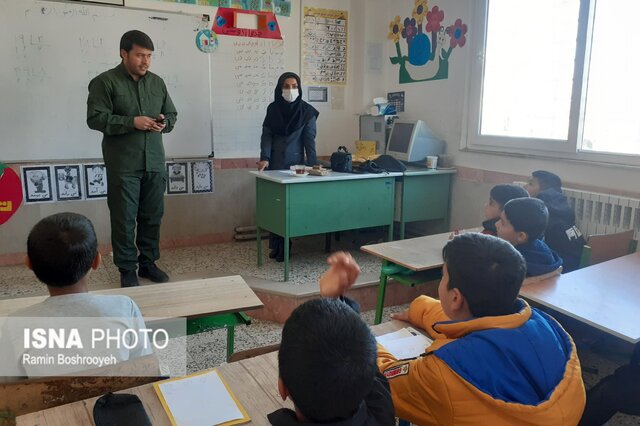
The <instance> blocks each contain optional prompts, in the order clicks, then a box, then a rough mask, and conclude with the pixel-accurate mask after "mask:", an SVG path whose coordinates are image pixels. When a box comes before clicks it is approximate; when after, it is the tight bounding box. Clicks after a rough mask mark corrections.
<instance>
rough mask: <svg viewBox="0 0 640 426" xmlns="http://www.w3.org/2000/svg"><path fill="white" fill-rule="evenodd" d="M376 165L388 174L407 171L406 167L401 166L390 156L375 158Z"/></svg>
mask: <svg viewBox="0 0 640 426" xmlns="http://www.w3.org/2000/svg"><path fill="white" fill-rule="evenodd" d="M376 164H377V165H378V166H380V168H381V169H384V170H386V171H388V172H404V171H406V170H407V166H405V165H404V164H402V163H401V162H400V161H398V160H396V159H395V158H393V157H392V156H390V155H386V154H384V155H381V156H380V157H378V158H376Z"/></svg>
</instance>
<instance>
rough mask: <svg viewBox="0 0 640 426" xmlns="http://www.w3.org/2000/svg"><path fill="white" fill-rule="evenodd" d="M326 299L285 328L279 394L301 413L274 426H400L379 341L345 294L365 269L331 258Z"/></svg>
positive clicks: (276, 419) (305, 307)
mask: <svg viewBox="0 0 640 426" xmlns="http://www.w3.org/2000/svg"><path fill="white" fill-rule="evenodd" d="M329 264H330V265H331V267H330V268H329V270H328V271H327V273H326V274H325V275H324V276H323V277H322V278H321V279H320V295H321V296H323V298H321V299H315V300H310V301H308V302H306V303H304V304H302V305H300V306H299V307H298V308H296V309H295V310H294V311H293V313H292V314H291V316H290V317H289V319H288V320H287V322H286V323H285V325H284V328H283V329H282V342H281V344H280V352H279V354H278V371H279V379H278V390H279V391H280V395H281V396H282V398H283V399H286V398H287V397H290V398H291V399H292V401H293V403H294V405H295V411H292V410H289V409H286V408H283V409H280V410H277V411H274V412H273V413H271V414H269V416H268V418H269V421H270V422H271V424H272V425H276V426H287V425H314V424H322V425H333V426H349V425H354V426H368V425H380V426H386V425H389V426H391V425H395V414H394V411H393V404H392V402H391V392H390V390H389V383H388V382H387V380H386V379H385V378H384V376H382V374H380V373H379V372H378V368H377V366H376V356H377V349H376V342H375V339H374V337H373V335H372V334H371V331H370V330H369V327H368V326H367V324H365V323H364V321H362V319H361V318H360V316H359V315H358V313H357V310H358V309H359V308H358V306H357V304H356V303H355V302H354V301H352V300H350V299H346V298H344V297H343V296H342V295H343V293H344V292H345V290H346V289H347V288H349V287H350V286H351V285H352V284H353V282H355V279H356V278H357V276H358V273H359V271H360V269H359V268H358V266H357V264H356V263H355V261H354V260H353V258H351V256H350V255H348V254H346V253H337V254H334V255H333V256H331V257H330V258H329Z"/></svg>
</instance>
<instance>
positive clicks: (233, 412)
mask: <svg viewBox="0 0 640 426" xmlns="http://www.w3.org/2000/svg"><path fill="white" fill-rule="evenodd" d="M158 386H159V387H160V390H161V391H162V396H163V397H164V399H165V401H166V402H167V406H168V407H169V410H170V411H171V414H172V415H173V418H174V419H175V421H176V424H177V425H178V426H183V425H184V426H211V425H217V424H220V423H225V422H228V421H231V420H238V419H242V418H243V417H244V416H243V415H242V412H241V411H240V409H239V408H238V405H237V404H236V402H235V401H234V400H233V398H232V397H231V395H230V394H229V392H228V391H227V388H226V387H225V386H224V383H222V380H220V376H219V375H218V373H217V372H216V371H210V372H208V373H205V374H199V375H197V376H191V377H187V378H184V379H180V380H173V381H170V382H166V383H161V384H159V385H158Z"/></svg>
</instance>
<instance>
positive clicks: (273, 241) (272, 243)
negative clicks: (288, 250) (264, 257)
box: [269, 235, 282, 259]
mask: <svg viewBox="0 0 640 426" xmlns="http://www.w3.org/2000/svg"><path fill="white" fill-rule="evenodd" d="M281 245H282V244H281V243H280V239H279V237H278V236H276V235H271V237H269V248H270V249H271V251H270V252H269V259H275V258H276V256H278V251H279V250H280V246H281Z"/></svg>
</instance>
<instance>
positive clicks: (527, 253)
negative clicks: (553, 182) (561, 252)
mask: <svg viewBox="0 0 640 426" xmlns="http://www.w3.org/2000/svg"><path fill="white" fill-rule="evenodd" d="M548 218H549V212H548V211H547V207H545V205H544V202H543V201H541V200H538V199H537V198H516V199H514V200H511V201H509V202H508V203H507V204H505V205H504V208H503V210H502V215H501V216H500V220H499V221H498V222H497V223H496V228H497V230H498V237H500V238H502V239H503V240H507V241H509V242H510V243H511V244H513V246H514V247H515V248H516V250H518V251H519V252H520V254H522V257H524V260H525V261H526V262H527V276H528V277H534V276H537V275H544V274H548V273H549V272H552V271H555V270H556V269H558V268H559V267H560V266H562V259H561V258H560V257H559V256H558V255H557V254H556V253H555V252H554V251H553V250H551V249H550V248H549V246H547V244H545V242H544V241H542V239H541V238H542V236H543V235H544V230H545V228H546V226H547V220H548Z"/></svg>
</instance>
